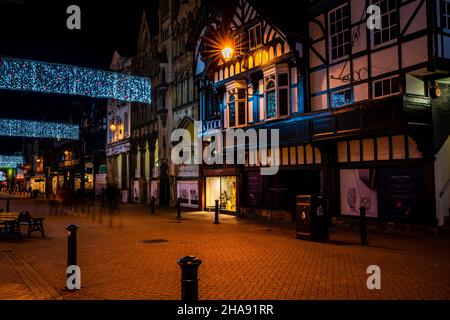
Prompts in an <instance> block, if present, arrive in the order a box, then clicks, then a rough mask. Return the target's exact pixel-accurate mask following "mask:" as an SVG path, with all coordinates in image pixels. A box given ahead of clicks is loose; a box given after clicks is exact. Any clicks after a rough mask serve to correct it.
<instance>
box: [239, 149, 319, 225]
mask: <svg viewBox="0 0 450 320" xmlns="http://www.w3.org/2000/svg"><path fill="white" fill-rule="evenodd" d="M276 154H277V155H278V157H276V158H275V159H274V161H275V163H276V164H277V165H278V166H279V169H278V172H277V173H276V174H274V175H261V164H260V163H259V162H258V161H256V163H251V162H249V161H248V160H249V159H250V157H253V159H258V155H251V154H250V155H249V157H248V159H247V161H246V162H247V163H246V166H245V169H244V172H243V175H242V182H243V183H242V184H243V187H242V188H243V189H242V190H243V192H242V195H243V196H242V201H241V212H242V214H243V215H245V216H249V217H252V216H256V217H258V218H264V219H268V220H273V221H292V220H293V219H294V213H295V204H296V201H295V200H296V196H298V195H309V194H319V193H321V174H320V172H321V153H320V150H319V149H318V148H317V147H315V146H312V145H311V144H300V145H293V146H283V147H280V148H279V149H278V150H277V151H276ZM254 162H255V161H254Z"/></svg>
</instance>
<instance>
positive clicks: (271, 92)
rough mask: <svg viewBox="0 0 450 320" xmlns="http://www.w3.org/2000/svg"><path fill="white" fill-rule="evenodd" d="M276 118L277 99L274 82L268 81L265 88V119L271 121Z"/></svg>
mask: <svg viewBox="0 0 450 320" xmlns="http://www.w3.org/2000/svg"><path fill="white" fill-rule="evenodd" d="M276 116H277V97H276V91H275V82H274V81H273V80H270V81H269V83H268V84H267V87H266V118H267V119H272V118H276Z"/></svg>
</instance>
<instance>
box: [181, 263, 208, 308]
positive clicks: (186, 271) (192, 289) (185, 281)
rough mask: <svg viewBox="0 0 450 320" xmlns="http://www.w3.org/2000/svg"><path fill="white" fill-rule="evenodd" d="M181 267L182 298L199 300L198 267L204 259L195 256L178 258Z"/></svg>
mask: <svg viewBox="0 0 450 320" xmlns="http://www.w3.org/2000/svg"><path fill="white" fill-rule="evenodd" d="M177 264H178V265H179V266H180V268H181V300H183V301H186V302H193V301H197V300H198V267H199V266H200V265H201V264H202V260H200V259H199V258H197V257H195V256H186V257H183V258H181V259H179V260H178V262H177Z"/></svg>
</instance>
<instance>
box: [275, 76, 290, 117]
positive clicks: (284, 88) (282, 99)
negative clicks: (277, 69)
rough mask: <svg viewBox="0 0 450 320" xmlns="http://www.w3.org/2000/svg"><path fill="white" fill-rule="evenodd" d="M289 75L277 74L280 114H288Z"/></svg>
mask: <svg viewBox="0 0 450 320" xmlns="http://www.w3.org/2000/svg"><path fill="white" fill-rule="evenodd" d="M288 85H289V77H288V74H287V73H282V74H279V75H278V103H279V104H278V106H279V109H280V116H287V115H288V114H289V87H288Z"/></svg>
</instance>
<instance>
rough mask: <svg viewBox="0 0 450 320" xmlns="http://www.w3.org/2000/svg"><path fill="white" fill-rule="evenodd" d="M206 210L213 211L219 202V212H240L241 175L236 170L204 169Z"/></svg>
mask: <svg viewBox="0 0 450 320" xmlns="http://www.w3.org/2000/svg"><path fill="white" fill-rule="evenodd" d="M203 176H204V179H205V180H204V186H205V188H204V195H205V197H204V198H205V201H204V206H203V207H204V209H205V210H213V209H214V208H215V205H216V200H219V210H221V211H222V212H226V213H231V214H237V213H238V212H239V210H238V208H239V198H238V195H239V187H238V186H239V175H238V172H237V169H236V168H222V169H203Z"/></svg>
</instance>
